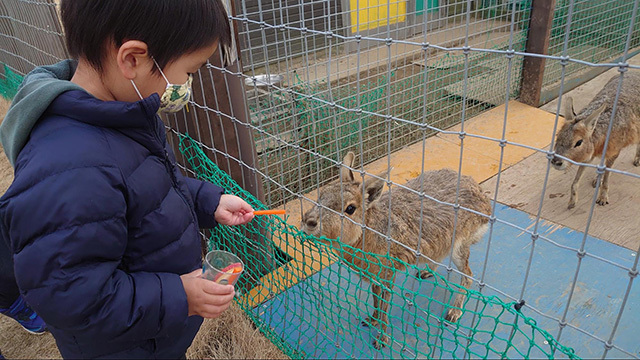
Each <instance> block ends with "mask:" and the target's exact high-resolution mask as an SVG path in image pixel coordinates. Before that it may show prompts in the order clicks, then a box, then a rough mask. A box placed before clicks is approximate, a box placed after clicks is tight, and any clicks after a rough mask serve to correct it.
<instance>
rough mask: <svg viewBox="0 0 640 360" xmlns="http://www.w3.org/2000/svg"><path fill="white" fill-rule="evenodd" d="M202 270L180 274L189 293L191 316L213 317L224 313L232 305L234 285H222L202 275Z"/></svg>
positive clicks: (186, 291) (185, 289)
mask: <svg viewBox="0 0 640 360" xmlns="http://www.w3.org/2000/svg"><path fill="white" fill-rule="evenodd" d="M201 276H202V270H194V271H193V272H190V273H189V274H184V275H180V280H182V286H184V291H185V293H187V303H189V316H191V315H200V316H202V317H203V318H207V319H213V318H217V317H218V316H220V314H222V312H223V311H225V310H227V308H228V307H229V306H230V305H231V301H232V300H233V296H234V295H235V291H234V289H233V285H220V284H218V283H215V282H213V281H210V280H205V279H203V278H202V277H201Z"/></svg>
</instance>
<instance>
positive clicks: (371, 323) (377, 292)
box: [362, 283, 382, 327]
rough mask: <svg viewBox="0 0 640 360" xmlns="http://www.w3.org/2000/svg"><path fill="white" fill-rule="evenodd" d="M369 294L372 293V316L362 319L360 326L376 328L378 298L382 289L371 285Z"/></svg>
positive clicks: (378, 314)
mask: <svg viewBox="0 0 640 360" xmlns="http://www.w3.org/2000/svg"><path fill="white" fill-rule="evenodd" d="M371 292H373V309H374V310H373V314H372V315H371V316H369V317H367V318H366V319H364V321H363V322H362V325H364V326H370V327H376V326H378V319H379V318H380V298H381V297H382V294H381V293H382V287H381V286H380V285H376V284H374V283H371Z"/></svg>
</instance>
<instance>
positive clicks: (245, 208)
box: [214, 194, 253, 225]
mask: <svg viewBox="0 0 640 360" xmlns="http://www.w3.org/2000/svg"><path fill="white" fill-rule="evenodd" d="M214 216H215V218H216V221H217V222H218V223H219V224H223V225H242V224H246V223H248V222H249V221H251V220H253V208H252V207H251V205H249V204H247V203H246V202H245V201H244V200H242V199H240V198H239V197H237V196H234V195H226V194H225V195H222V197H220V204H219V205H218V208H217V209H216V212H215V214H214Z"/></svg>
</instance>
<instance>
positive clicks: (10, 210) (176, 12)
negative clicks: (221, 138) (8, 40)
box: [0, 0, 253, 358]
mask: <svg viewBox="0 0 640 360" xmlns="http://www.w3.org/2000/svg"><path fill="white" fill-rule="evenodd" d="M60 6H61V15H62V21H63V25H64V28H65V37H66V40H67V47H68V49H69V52H70V54H71V55H72V57H74V58H75V59H76V60H77V62H76V61H63V62H61V63H58V64H56V65H52V66H46V67H41V68H37V69H35V70H34V71H32V72H31V73H30V74H29V75H28V76H27V77H26V78H25V80H24V82H23V84H22V85H21V88H20V89H19V92H18V94H17V96H16V98H15V99H14V103H13V105H12V107H11V109H10V110H9V112H8V114H7V116H6V119H5V120H4V123H3V124H2V126H1V128H0V136H1V139H2V144H3V146H4V149H5V152H6V153H7V156H8V157H9V160H10V161H11V163H12V164H13V165H14V167H15V180H14V182H13V184H12V185H11V187H10V188H9V190H8V191H7V192H6V194H5V195H4V196H3V197H2V198H1V199H0V219H1V220H2V221H1V222H0V225H1V228H2V229H1V230H2V231H1V235H2V237H3V240H2V241H7V242H9V243H10V245H11V249H12V253H13V259H14V269H15V275H16V279H17V283H18V285H19V287H20V291H21V293H22V295H23V296H24V297H25V299H26V301H27V303H28V304H29V305H30V306H31V307H32V308H33V309H34V310H35V311H36V312H37V313H38V314H39V315H40V316H42V318H43V319H44V320H45V322H46V323H47V326H48V328H49V330H50V331H51V333H52V334H53V335H54V337H55V338H56V341H57V344H58V347H59V349H60V352H61V353H62V355H63V356H64V357H65V358H78V357H81V358H101V357H102V358H180V357H184V354H185V351H186V349H187V348H188V347H189V345H190V344H191V342H192V340H193V338H194V336H195V334H196V332H197V331H198V329H199V327H200V324H201V322H202V318H203V317H206V318H214V317H216V316H218V315H219V314H220V313H221V312H222V311H224V310H225V309H226V308H227V307H228V306H229V304H230V302H231V301H232V299H233V296H234V289H233V286H230V285H227V286H223V285H218V284H215V283H213V282H211V281H207V280H204V279H202V278H201V277H200V273H201V271H202V270H201V264H202V257H201V251H200V235H199V231H198V229H199V228H211V227H214V226H216V224H217V223H221V224H227V225H238V224H244V223H247V222H249V221H251V219H252V218H253V209H252V208H251V206H249V205H248V204H247V203H245V202H244V201H242V200H241V199H239V198H237V197H235V196H231V195H223V191H222V189H220V188H218V187H216V186H214V185H212V184H209V183H204V182H201V181H197V180H194V179H190V178H186V177H183V175H182V174H181V173H180V171H179V170H178V169H177V168H176V166H175V157H174V155H173V153H172V151H171V148H170V147H169V145H168V144H167V142H166V138H165V130H164V126H163V124H162V122H161V121H160V119H159V117H158V116H157V115H156V113H157V112H158V111H159V110H160V111H176V110H179V109H180V108H181V107H182V106H183V105H184V104H185V103H186V101H187V100H188V99H189V95H190V85H191V73H194V72H196V71H197V70H198V69H199V68H200V67H201V66H202V65H203V64H205V63H206V61H207V59H208V58H209V57H211V56H212V54H213V53H214V51H215V50H216V49H217V48H218V44H219V43H220V44H223V45H224V44H227V43H228V42H229V36H230V34H229V24H228V19H227V17H226V15H225V12H224V9H223V7H222V5H221V4H220V3H219V2H218V0H135V1H130V0H91V1H87V0H62V2H61V5H60ZM176 84H177V85H176Z"/></svg>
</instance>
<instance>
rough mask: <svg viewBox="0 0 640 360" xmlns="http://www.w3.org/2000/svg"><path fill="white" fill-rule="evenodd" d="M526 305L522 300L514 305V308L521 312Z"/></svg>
mask: <svg viewBox="0 0 640 360" xmlns="http://www.w3.org/2000/svg"><path fill="white" fill-rule="evenodd" d="M524 304H525V301H524V300H520V301H518V302H517V303H515V304H513V308H514V309H516V311H517V312H520V309H522V307H523V306H524Z"/></svg>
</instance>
